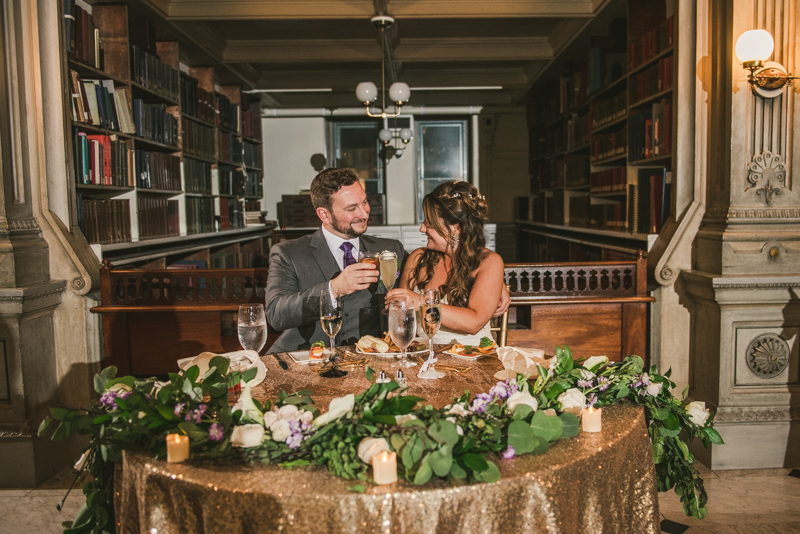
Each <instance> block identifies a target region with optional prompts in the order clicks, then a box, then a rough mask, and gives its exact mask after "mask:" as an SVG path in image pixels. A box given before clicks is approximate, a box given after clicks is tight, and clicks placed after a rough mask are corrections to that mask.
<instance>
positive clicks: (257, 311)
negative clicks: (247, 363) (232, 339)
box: [238, 304, 267, 352]
mask: <svg viewBox="0 0 800 534" xmlns="http://www.w3.org/2000/svg"><path fill="white" fill-rule="evenodd" d="M238 334H239V343H241V345H242V348H243V349H244V350H254V351H256V352H260V351H261V349H263V348H264V345H265V344H266V342H267V319H266V318H265V317H264V305H263V304H240V305H239V323H238Z"/></svg>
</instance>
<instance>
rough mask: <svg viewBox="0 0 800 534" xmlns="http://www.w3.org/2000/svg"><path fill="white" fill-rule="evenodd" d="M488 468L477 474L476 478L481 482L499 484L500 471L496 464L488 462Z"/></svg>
mask: <svg viewBox="0 0 800 534" xmlns="http://www.w3.org/2000/svg"><path fill="white" fill-rule="evenodd" d="M486 463H487V465H488V467H487V468H486V469H485V470H483V471H480V472H477V473H475V478H476V479H477V480H480V481H481V482H490V483H491V482H497V481H498V480H500V469H498V468H497V466H496V465H495V464H494V462H489V461H487V462H486Z"/></svg>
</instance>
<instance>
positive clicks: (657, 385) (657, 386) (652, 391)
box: [647, 382, 661, 397]
mask: <svg viewBox="0 0 800 534" xmlns="http://www.w3.org/2000/svg"><path fill="white" fill-rule="evenodd" d="M660 392H661V382H654V383H652V384H650V385H649V386H647V394H648V395H652V396H653V397H655V396H657V395H658V394H659V393H660Z"/></svg>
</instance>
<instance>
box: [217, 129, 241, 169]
mask: <svg viewBox="0 0 800 534" xmlns="http://www.w3.org/2000/svg"><path fill="white" fill-rule="evenodd" d="M219 160H220V161H227V162H229V163H234V164H239V163H241V162H242V140H241V139H239V138H238V137H236V134H232V133H227V132H219Z"/></svg>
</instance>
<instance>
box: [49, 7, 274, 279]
mask: <svg viewBox="0 0 800 534" xmlns="http://www.w3.org/2000/svg"><path fill="white" fill-rule="evenodd" d="M63 7H64V15H65V16H64V18H63V21H64V22H63V24H64V50H65V55H64V57H65V68H64V70H65V79H67V80H68V83H67V85H68V87H66V88H65V89H66V95H65V100H66V101H67V102H68V105H67V110H68V114H70V115H71V117H70V119H71V120H70V121H69V122H68V124H67V128H68V129H69V131H70V138H71V140H72V150H71V151H68V152H69V156H70V157H71V160H72V165H71V169H72V176H70V177H69V180H70V183H71V184H72V190H73V191H74V192H75V200H76V212H77V221H78V226H79V227H80V229H81V231H82V232H83V235H84V236H85V237H86V239H87V241H88V242H89V243H90V244H92V245H93V248H94V249H95V252H96V253H97V254H98V255H99V256H100V257H101V258H104V257H109V255H110V256H115V257H118V259H119V260H120V261H124V262H126V263H128V264H130V263H131V262H130V261H129V260H130V258H137V259H136V261H138V262H140V263H141V262H146V263H144V265H147V266H150V267H152V266H153V265H156V266H157V265H158V261H159V260H158V258H159V254H160V255H161V256H160V257H162V258H166V259H165V260H164V261H168V260H172V261H175V262H177V263H180V262H186V261H188V262H192V261H195V260H197V261H196V263H198V264H199V263H202V261H205V262H206V264H207V266H208V267H215V266H216V267H226V268H228V267H238V266H254V263H257V262H260V261H262V259H263V256H264V255H265V252H266V251H265V250H264V246H265V245H268V241H266V239H267V237H266V236H267V234H268V228H267V227H266V226H265V225H264V224H263V223H262V222H261V200H262V198H263V195H264V190H263V167H264V166H263V153H262V146H261V145H262V135H261V114H260V100H254V99H249V98H248V97H247V94H246V93H244V92H243V89H242V87H241V86H240V85H221V84H220V83H219V78H220V77H219V74H220V72H219V68H218V67H217V68H215V67H208V66H196V67H195V66H189V67H187V66H186V65H185V63H182V55H181V43H180V41H179V40H157V39H156V38H155V29H154V28H155V27H156V26H157V25H158V24H162V23H163V21H161V20H159V19H158V16H157V15H156V14H154V13H149V14H148V12H147V11H146V10H138V9H137V7H138V6H137V5H136V4H131V3H129V4H126V5H108V4H97V5H94V6H89V5H88V4H86V3H84V2H82V1H80V0H78V1H77V2H76V0H63ZM132 10H133V11H134V12H132ZM188 55H189V56H192V57H195V56H194V55H192V54H188ZM228 78H229V77H228ZM222 234H226V235H225V236H224V237H222ZM189 236H193V237H194V236H196V237H199V238H200V239H199V240H197V241H196V242H194V244H193V245H192V247H194V248H196V249H197V250H191V251H186V250H184V249H185V248H186V247H185V246H183V242H182V240H183V239H184V238H186V237H189ZM217 237H219V238H220V239H222V241H218V240H217ZM203 242H205V243H206V244H207V245H208V246H207V248H206V250H205V252H202V251H201V249H200V248H197V247H198V246H199V245H198V244H199V243H203ZM192 247H190V248H192ZM128 249H130V250H131V251H133V252H132V253H131V254H127V253H126V254H123V255H122V256H120V255H119V254H120V252H119V251H121V250H128ZM141 250H146V253H140V251H141ZM198 251H199V252H198ZM196 254H200V255H201V256H202V258H196V257H194V256H193V255H196ZM153 262H156V263H155V264H154V263H153Z"/></svg>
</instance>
